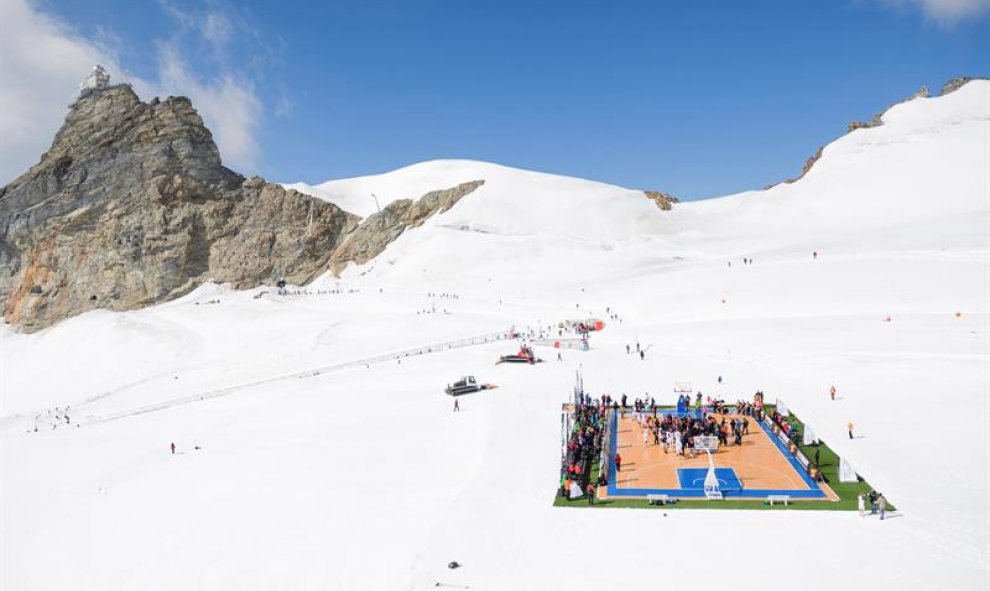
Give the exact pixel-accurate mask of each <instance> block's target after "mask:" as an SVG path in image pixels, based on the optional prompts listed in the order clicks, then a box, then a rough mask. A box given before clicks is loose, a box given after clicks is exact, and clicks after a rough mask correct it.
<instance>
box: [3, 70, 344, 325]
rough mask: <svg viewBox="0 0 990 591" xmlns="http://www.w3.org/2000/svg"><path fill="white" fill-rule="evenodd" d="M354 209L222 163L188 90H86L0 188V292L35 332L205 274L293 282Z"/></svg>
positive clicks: (323, 260)
mask: <svg viewBox="0 0 990 591" xmlns="http://www.w3.org/2000/svg"><path fill="white" fill-rule="evenodd" d="M357 223H358V218H357V217H356V216H353V215H351V214H349V213H346V212H344V211H342V210H341V209H340V208H338V207H337V206H335V205H332V204H330V203H326V202H324V201H320V200H318V199H314V198H311V197H308V196H305V195H302V194H300V193H297V192H295V191H286V190H285V189H283V188H282V187H281V186H279V185H274V184H269V183H266V182H265V181H264V180H263V179H260V178H250V179H245V178H244V177H242V176H241V175H239V174H237V173H235V172H233V171H231V170H228V169H227V168H224V167H223V166H222V164H221V161H220V154H219V151H218V150H217V147H216V144H215V143H214V142H213V138H212V135H211V134H210V132H209V130H207V129H206V127H205V126H204V125H203V121H202V119H201V118H200V116H199V115H198V114H197V113H196V111H195V109H193V107H192V104H191V103H190V101H189V99H186V98H183V97H170V98H168V99H166V100H164V101H159V100H158V99H155V100H153V101H151V102H150V103H143V102H141V101H140V100H139V99H138V97H137V95H135V94H134V92H133V91H132V90H131V89H130V87H128V86H126V85H123V86H120V85H118V86H112V87H109V88H102V89H98V90H94V91H91V92H88V93H86V94H85V95H84V96H82V97H80V98H79V100H77V101H76V102H75V103H74V104H73V105H72V106H71V107H70V111H69V114H68V116H67V117H66V120H65V123H64V125H63V126H62V128H61V129H60V130H59V132H58V134H57V135H56V136H55V140H54V142H53V143H52V146H51V148H50V149H49V150H48V152H47V153H45V154H44V155H43V156H42V158H41V161H40V162H39V163H38V164H37V165H35V166H34V167H32V168H31V169H30V170H29V171H28V172H27V173H25V174H24V175H22V176H21V177H19V178H18V179H16V180H14V181H13V182H11V183H10V184H9V185H7V186H5V187H3V188H2V189H0V302H2V305H3V314H4V317H5V318H6V320H7V321H8V322H9V323H11V324H13V325H14V326H16V327H18V328H20V329H22V330H25V331H35V330H39V329H41V328H44V327H46V326H49V325H51V324H53V323H55V322H56V321H58V320H60V319H63V318H66V317H69V316H72V315H75V314H79V313H81V312H84V311H86V310H89V309H92V308H107V309H111V310H126V309H132V308H136V307H140V306H143V305H148V304H152V303H155V302H162V301H166V300H169V299H173V298H175V297H178V296H181V295H183V294H185V293H187V292H188V291H190V290H192V289H193V288H195V287H196V286H197V285H199V284H201V283H203V282H205V281H218V282H229V283H232V284H233V285H234V286H236V287H249V286H254V285H258V284H259V283H263V282H270V281H272V280H274V279H277V278H279V277H285V278H286V279H287V280H289V281H293V282H303V281H306V280H308V279H310V278H312V277H313V276H314V275H316V274H317V273H320V272H322V271H323V270H324V269H325V268H326V264H327V262H328V261H329V259H330V255H331V253H332V252H333V250H334V248H335V247H336V246H337V245H338V244H339V243H340V241H341V238H342V237H343V236H344V235H345V234H347V233H349V232H350V231H351V230H352V229H353V228H355V227H356V226H357Z"/></svg>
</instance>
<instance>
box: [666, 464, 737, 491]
mask: <svg viewBox="0 0 990 591" xmlns="http://www.w3.org/2000/svg"><path fill="white" fill-rule="evenodd" d="M707 475H708V468H678V469H677V481H678V482H679V483H680V484H681V488H683V489H684V490H704V488H705V476H707ZM715 478H718V486H719V488H721V489H722V492H723V493H724V492H728V491H738V490H742V483H741V482H739V478H737V477H736V471H735V470H733V469H732V468H715Z"/></svg>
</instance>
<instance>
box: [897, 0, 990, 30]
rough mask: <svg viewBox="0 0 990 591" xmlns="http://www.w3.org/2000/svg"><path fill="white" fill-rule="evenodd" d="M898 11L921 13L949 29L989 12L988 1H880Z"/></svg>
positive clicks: (989, 4) (989, 5)
mask: <svg viewBox="0 0 990 591" xmlns="http://www.w3.org/2000/svg"><path fill="white" fill-rule="evenodd" d="M880 1H881V3H883V4H885V5H887V6H891V7H894V8H898V9H914V10H919V11H921V12H922V13H923V14H924V15H925V17H927V18H929V19H931V20H933V21H935V22H937V23H939V24H940V25H942V26H946V27H951V26H953V25H955V24H957V23H959V22H961V21H964V20H967V19H972V18H979V17H981V16H983V15H984V14H986V13H987V12H990V0H880Z"/></svg>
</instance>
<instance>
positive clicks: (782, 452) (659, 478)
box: [598, 410, 838, 500]
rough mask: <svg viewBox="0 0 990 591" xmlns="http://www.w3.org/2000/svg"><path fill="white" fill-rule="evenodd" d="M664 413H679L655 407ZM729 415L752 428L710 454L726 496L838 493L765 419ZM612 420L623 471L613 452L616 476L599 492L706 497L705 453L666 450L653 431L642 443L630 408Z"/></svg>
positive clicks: (806, 496)
mask: <svg viewBox="0 0 990 591" xmlns="http://www.w3.org/2000/svg"><path fill="white" fill-rule="evenodd" d="M661 413H663V414H671V413H674V414H676V411H670V410H667V411H659V410H658V411H657V414H658V415H659V414H661ZM725 417H726V419H727V420H731V419H735V418H742V419H743V420H745V421H746V422H747V424H748V431H749V432H748V434H747V435H744V436H743V442H742V445H734V444H730V445H725V446H720V447H719V449H718V451H716V452H713V453H712V454H711V458H712V462H713V464H714V466H715V478H716V479H717V480H718V485H719V490H720V492H721V494H722V496H723V498H727V499H765V498H766V497H768V496H771V495H786V496H788V497H790V498H791V499H794V500H800V499H817V500H823V499H829V500H837V499H838V497H837V496H836V495H835V493H834V492H832V490H831V489H829V488H828V486H827V485H825V484H822V483H817V482H815V481H814V480H813V479H812V478H811V477H810V476H809V475H808V474H807V472H806V471H805V469H804V468H803V467H802V466H801V464H800V463H799V462H798V460H797V459H796V458H795V457H794V456H793V455H792V454H791V453H790V452H789V451H788V450H787V447H786V446H785V445H784V443H783V442H781V441H780V440H779V439H778V438H777V437H776V436H775V435H774V434H773V433H772V432H771V431H770V428H769V427H768V426H767V425H766V424H764V423H760V422H759V421H756V420H755V419H753V418H752V417H747V416H742V415H725ZM612 420H613V423H612V425H611V434H610V437H611V447H612V449H613V450H617V451H618V452H619V454H620V455H621V456H622V465H621V471H620V472H618V473H616V471H615V459H614V456H613V458H612V459H611V462H612V465H611V467H610V468H611V469H610V470H609V473H610V474H611V475H612V477H611V478H609V483H608V486H607V487H599V491H598V496H599V497H601V498H609V497H612V498H642V497H647V496H648V495H667V496H668V497H671V498H682V499H699V498H701V499H704V498H706V494H705V478H706V476H707V475H708V471H709V459H708V454H707V453H705V452H703V451H702V452H700V453H697V452H696V453H694V454H693V455H692V454H690V453H686V454H685V455H684V456H678V455H677V454H675V453H674V450H673V449H669V450H668V451H667V453H664V449H663V445H657V444H654V443H653V435H652V433H650V434H649V435H648V437H647V441H646V442H645V443H644V441H643V429H642V427H641V426H640V425H639V423H637V422H636V420H635V419H634V415H633V413H632V412H628V413H624V414H622V416H619V413H616V415H615V416H614V417H613V419H612ZM730 440H731V438H730ZM606 489H607V490H606Z"/></svg>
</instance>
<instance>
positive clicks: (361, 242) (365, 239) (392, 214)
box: [330, 180, 485, 274]
mask: <svg viewBox="0 0 990 591" xmlns="http://www.w3.org/2000/svg"><path fill="white" fill-rule="evenodd" d="M484 184H485V181H483V180H478V181H471V182H468V183H461V184H460V185H457V186H456V187H451V188H450V189H445V190H442V191H431V192H429V193H427V194H426V195H423V196H422V197H420V198H419V199H417V200H416V201H413V200H411V199H399V200H398V201H393V202H392V203H390V204H389V205H388V207H386V208H385V209H383V210H382V211H381V213H380V214H379V213H374V214H371V215H370V216H368V217H367V218H365V220H364V221H363V222H361V225H360V226H359V227H358V228H357V229H356V230H355V231H354V232H352V233H351V234H350V235H348V236H347V237H346V238H345V239H344V241H343V242H342V243H341V244H340V246H339V247H337V249H336V250H335V251H334V253H333V256H332V257H331V259H330V270H331V271H333V273H334V274H338V273H340V271H342V270H343V269H344V267H346V266H347V263H349V262H353V263H356V264H359V265H360V264H363V263H366V262H368V261H370V260H371V259H373V258H375V257H376V256H378V255H379V254H381V252H382V251H383V250H385V247H386V246H388V245H389V244H391V243H392V241H394V240H395V239H396V238H398V237H399V236H401V235H402V233H403V232H405V231H406V230H407V229H409V228H415V227H417V226H420V225H422V223H423V222H425V221H426V220H427V219H429V218H430V217H431V216H432V215H433V214H435V213H443V212H445V211H447V210H448V209H450V208H451V207H453V206H454V204H456V203H457V202H458V201H460V200H461V198H462V197H464V196H465V195H467V194H469V193H471V192H473V191H475V190H476V189H477V188H478V187H480V186H482V185H484Z"/></svg>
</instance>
